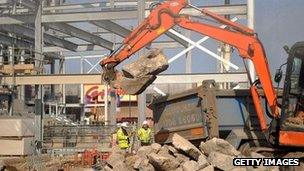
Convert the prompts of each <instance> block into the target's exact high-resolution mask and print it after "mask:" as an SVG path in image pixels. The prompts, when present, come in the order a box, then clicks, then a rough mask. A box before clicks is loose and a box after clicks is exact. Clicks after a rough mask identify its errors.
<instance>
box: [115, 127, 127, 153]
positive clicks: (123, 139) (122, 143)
mask: <svg viewBox="0 0 304 171" xmlns="http://www.w3.org/2000/svg"><path fill="white" fill-rule="evenodd" d="M116 136H117V141H118V147H119V148H121V149H126V148H129V136H128V135H125V134H124V132H123V131H122V128H119V129H118V131H117V133H116Z"/></svg>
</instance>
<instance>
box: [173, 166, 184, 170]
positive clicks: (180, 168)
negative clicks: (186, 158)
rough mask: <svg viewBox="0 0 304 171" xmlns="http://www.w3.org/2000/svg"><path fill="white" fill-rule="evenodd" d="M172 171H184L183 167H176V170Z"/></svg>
mask: <svg viewBox="0 0 304 171" xmlns="http://www.w3.org/2000/svg"><path fill="white" fill-rule="evenodd" d="M174 171H184V169H183V167H181V166H180V167H178V168H177V169H175V170H174Z"/></svg>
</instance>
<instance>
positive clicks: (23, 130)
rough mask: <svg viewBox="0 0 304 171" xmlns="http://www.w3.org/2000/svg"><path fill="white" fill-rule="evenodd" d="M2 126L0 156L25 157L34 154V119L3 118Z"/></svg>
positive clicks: (0, 131)
mask: <svg viewBox="0 0 304 171" xmlns="http://www.w3.org/2000/svg"><path fill="white" fill-rule="evenodd" d="M0 125H1V129H0V147H1V148H0V156H25V155H31V154H32V153H33V147H32V143H33V140H34V119H33V118H28V117H13V116H2V117H1V118H0Z"/></svg>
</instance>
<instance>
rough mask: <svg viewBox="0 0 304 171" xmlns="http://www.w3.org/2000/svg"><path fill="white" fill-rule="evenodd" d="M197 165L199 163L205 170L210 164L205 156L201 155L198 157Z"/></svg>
mask: <svg viewBox="0 0 304 171" xmlns="http://www.w3.org/2000/svg"><path fill="white" fill-rule="evenodd" d="M197 163H198V165H199V168H200V169H203V168H205V167H207V166H209V162H208V160H207V158H206V156H205V155H200V156H199V157H198V161H197Z"/></svg>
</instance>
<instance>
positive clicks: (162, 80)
mask: <svg viewBox="0 0 304 171" xmlns="http://www.w3.org/2000/svg"><path fill="white" fill-rule="evenodd" d="M210 79H214V80H215V81H216V82H247V81H248V78H247V74H246V73H243V72H240V73H224V74H223V73H203V74H163V75H158V76H157V79H156V80H155V82H154V83H155V84H171V83H172V84H173V83H180V84H186V83H201V82H202V81H203V80H210ZM13 82H14V80H13V78H12V77H9V76H3V77H2V78H1V80H0V84H1V85H12V84H13ZM100 83H103V81H102V79H101V75H100V74H57V75H56V74H55V75H17V76H16V77H15V84H16V85H34V84H36V85H51V84H100Z"/></svg>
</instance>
